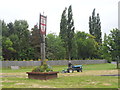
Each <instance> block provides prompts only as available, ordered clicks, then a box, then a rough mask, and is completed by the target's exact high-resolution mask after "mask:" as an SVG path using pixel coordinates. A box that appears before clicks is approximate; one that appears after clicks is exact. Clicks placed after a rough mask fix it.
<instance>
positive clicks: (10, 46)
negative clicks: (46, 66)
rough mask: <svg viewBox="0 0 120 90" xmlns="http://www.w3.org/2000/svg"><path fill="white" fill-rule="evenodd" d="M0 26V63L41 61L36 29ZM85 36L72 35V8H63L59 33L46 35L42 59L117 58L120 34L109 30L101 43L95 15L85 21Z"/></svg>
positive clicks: (25, 25) (22, 23)
mask: <svg viewBox="0 0 120 90" xmlns="http://www.w3.org/2000/svg"><path fill="white" fill-rule="evenodd" d="M0 21H1V23H2V37H1V35H0V40H2V41H1V42H2V44H1V46H2V48H0V49H1V50H2V55H1V56H0V58H1V59H2V60H31V59H32V60H38V59H40V58H41V53H40V50H41V46H40V43H41V35H40V31H39V28H38V26H37V25H35V26H34V27H33V28H32V29H31V30H29V29H28V27H29V25H28V23H27V21H25V20H15V21H14V23H13V22H10V23H8V24H7V23H5V22H4V20H0ZM88 22H89V33H85V32H81V31H77V32H75V26H74V19H73V12H72V6H71V5H70V6H69V8H68V9H67V8H65V9H64V10H63V12H62V15H61V20H60V33H59V35H55V34H54V33H49V34H47V35H46V42H45V43H46V58H47V59H49V60H65V59H67V60H77V59H78V60H80V59H83V60H85V59H106V60H108V61H109V62H111V60H117V58H119V57H120V30H118V29H117V28H116V29H113V30H111V32H110V34H109V35H106V34H105V35H104V40H102V32H101V21H100V16H99V13H97V15H96V14H95V9H93V12H92V15H91V16H90V17H89V21H88Z"/></svg>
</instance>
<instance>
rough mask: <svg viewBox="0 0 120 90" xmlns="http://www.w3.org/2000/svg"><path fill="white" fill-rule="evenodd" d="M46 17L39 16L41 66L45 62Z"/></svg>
mask: <svg viewBox="0 0 120 90" xmlns="http://www.w3.org/2000/svg"><path fill="white" fill-rule="evenodd" d="M46 25H47V16H44V15H41V14H40V21H39V29H40V34H41V37H42V39H41V65H43V62H44V61H45V35H46Z"/></svg>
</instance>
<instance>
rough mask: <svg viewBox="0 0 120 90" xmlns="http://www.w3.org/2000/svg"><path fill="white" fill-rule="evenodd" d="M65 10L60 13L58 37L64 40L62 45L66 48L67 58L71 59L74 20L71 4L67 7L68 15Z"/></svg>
mask: <svg viewBox="0 0 120 90" xmlns="http://www.w3.org/2000/svg"><path fill="white" fill-rule="evenodd" d="M66 10H67V8H65V10H64V11H63V13H62V17H61V22H60V37H61V39H62V40H63V41H64V47H65V48H66V53H67V54H66V55H67V58H68V59H69V60H70V59H71V52H72V47H73V38H74V29H75V27H74V20H73V13H72V6H71V5H70V6H69V8H68V15H66Z"/></svg>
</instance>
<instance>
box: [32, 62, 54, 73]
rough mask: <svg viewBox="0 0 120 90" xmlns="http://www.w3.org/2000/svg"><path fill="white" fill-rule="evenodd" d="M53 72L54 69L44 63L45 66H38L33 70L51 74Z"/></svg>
mask: <svg viewBox="0 0 120 90" xmlns="http://www.w3.org/2000/svg"><path fill="white" fill-rule="evenodd" d="M51 71H53V70H52V67H50V66H49V65H47V64H46V63H44V64H43V65H41V66H38V67H36V68H34V69H33V70H32V72H51Z"/></svg>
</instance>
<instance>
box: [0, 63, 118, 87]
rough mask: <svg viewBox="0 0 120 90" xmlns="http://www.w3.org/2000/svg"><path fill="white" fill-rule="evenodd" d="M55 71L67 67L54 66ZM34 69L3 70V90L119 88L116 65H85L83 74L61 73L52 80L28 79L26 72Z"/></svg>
mask: <svg viewBox="0 0 120 90" xmlns="http://www.w3.org/2000/svg"><path fill="white" fill-rule="evenodd" d="M52 67H53V69H54V71H62V70H63V69H65V68H67V66H52ZM32 68H33V67H21V68H20V69H19V70H11V69H9V68H3V69H2V76H3V77H2V81H1V82H2V85H1V86H2V88H118V76H100V75H106V74H107V75H110V74H118V70H117V69H116V65H114V64H95V65H83V72H74V73H59V74H58V78H55V79H50V80H34V79H28V77H27V74H26V72H30V71H31V70H32ZM0 78H1V77H0Z"/></svg>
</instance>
